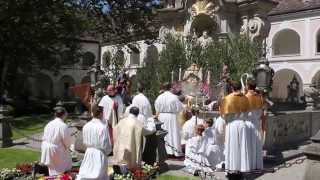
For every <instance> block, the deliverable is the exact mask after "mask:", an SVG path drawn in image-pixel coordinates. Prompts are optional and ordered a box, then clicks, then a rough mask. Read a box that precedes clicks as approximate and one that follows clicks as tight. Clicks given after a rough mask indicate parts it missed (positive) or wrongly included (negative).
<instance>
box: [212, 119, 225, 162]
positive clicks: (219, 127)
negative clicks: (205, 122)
mask: <svg viewBox="0 0 320 180" xmlns="http://www.w3.org/2000/svg"><path fill="white" fill-rule="evenodd" d="M214 128H215V129H216V136H217V138H216V140H217V144H218V145H219V147H220V149H221V151H222V152H223V151H224V142H225V131H226V121H225V120H224V119H223V118H222V117H221V116H219V117H218V118H216V119H215V121H214ZM221 155H222V157H221V161H224V154H223V153H222V154H221Z"/></svg>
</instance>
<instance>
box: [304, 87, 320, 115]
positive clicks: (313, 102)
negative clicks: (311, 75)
mask: <svg viewBox="0 0 320 180" xmlns="http://www.w3.org/2000/svg"><path fill="white" fill-rule="evenodd" d="M304 95H305V97H306V101H307V106H308V107H309V108H315V109H319V108H320V91H319V90H318V89H317V88H316V85H315V84H311V85H310V87H307V88H305V89H304Z"/></svg>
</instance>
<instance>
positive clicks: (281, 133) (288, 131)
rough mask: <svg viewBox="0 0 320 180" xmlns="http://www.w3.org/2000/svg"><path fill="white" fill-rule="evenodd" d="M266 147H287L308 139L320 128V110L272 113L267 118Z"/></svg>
mask: <svg viewBox="0 0 320 180" xmlns="http://www.w3.org/2000/svg"><path fill="white" fill-rule="evenodd" d="M266 129H267V132H266V139H265V149H266V150H276V149H285V148H287V147H290V146H291V145H296V144H298V143H300V142H302V141H306V140H308V139H309V138H310V137H311V136H313V135H315V133H316V132H317V131H318V130H319V129H320V111H288V112H279V113H278V114H276V115H273V114H270V115H268V117H267V120H266Z"/></svg>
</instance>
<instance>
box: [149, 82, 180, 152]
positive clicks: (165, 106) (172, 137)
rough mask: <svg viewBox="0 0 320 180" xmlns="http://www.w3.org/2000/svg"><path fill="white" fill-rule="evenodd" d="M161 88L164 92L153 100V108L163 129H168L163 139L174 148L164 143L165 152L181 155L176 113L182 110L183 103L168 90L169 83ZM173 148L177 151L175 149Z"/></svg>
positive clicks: (169, 87)
mask: <svg viewBox="0 0 320 180" xmlns="http://www.w3.org/2000/svg"><path fill="white" fill-rule="evenodd" d="M163 88H164V89H165V92H163V93H162V94H160V95H159V96H158V97H157V99H156V101H155V109H156V112H157V114H158V119H159V120H160V121H161V122H163V123H164V124H163V129H164V130H167V131H168V134H167V135H166V136H165V141H166V142H167V143H168V144H169V145H170V146H173V147H174V148H172V147H170V146H168V145H166V152H167V154H169V155H174V156H177V157H179V156H182V155H183V154H182V148H181V136H180V127H179V123H178V119H177V118H178V113H179V112H181V111H182V110H183V105H182V103H181V102H180V101H179V99H178V96H176V95H174V94H173V93H172V92H170V89H171V84H170V83H166V84H165V85H164V86H163ZM175 149H176V150H177V151H175Z"/></svg>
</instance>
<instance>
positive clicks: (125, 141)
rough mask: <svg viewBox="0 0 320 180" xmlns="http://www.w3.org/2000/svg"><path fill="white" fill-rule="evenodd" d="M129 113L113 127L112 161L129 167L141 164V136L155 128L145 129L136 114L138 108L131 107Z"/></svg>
mask: <svg viewBox="0 0 320 180" xmlns="http://www.w3.org/2000/svg"><path fill="white" fill-rule="evenodd" d="M129 112H130V115H129V116H128V117H127V118H124V119H122V120H121V121H120V122H119V123H118V124H117V125H116V126H115V128H114V147H113V157H114V163H115V164H117V165H120V166H123V165H125V166H127V167H128V168H129V169H132V168H137V167H139V166H140V165H141V160H142V152H143V136H146V135H149V134H152V133H154V132H155V129H151V130H150V129H147V128H145V127H144V126H143V123H141V122H140V121H139V120H138V119H137V116H138V114H139V109H138V108H137V107H131V109H130V110H129Z"/></svg>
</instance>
